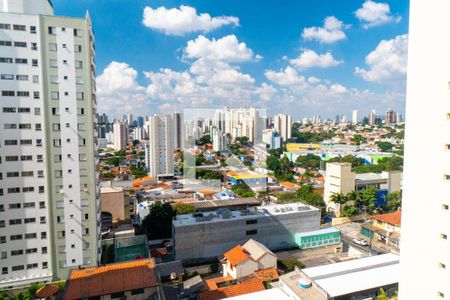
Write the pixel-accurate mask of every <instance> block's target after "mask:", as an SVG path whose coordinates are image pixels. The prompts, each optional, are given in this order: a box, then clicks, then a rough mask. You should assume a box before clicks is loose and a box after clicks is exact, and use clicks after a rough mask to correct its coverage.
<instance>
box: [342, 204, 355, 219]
mask: <svg viewBox="0 0 450 300" xmlns="http://www.w3.org/2000/svg"><path fill="white" fill-rule="evenodd" d="M342 212H343V213H344V216H346V217H352V216H355V215H357V214H358V212H359V210H358V208H356V207H354V206H345V207H344V208H343V209H342Z"/></svg>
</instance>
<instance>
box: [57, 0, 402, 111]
mask: <svg viewBox="0 0 450 300" xmlns="http://www.w3.org/2000/svg"><path fill="white" fill-rule="evenodd" d="M54 2H55V3H54V7H55V14H57V15H67V16H77V17H79V16H83V15H84V13H85V11H86V10H89V11H90V13H91V17H92V20H93V25H94V31H95V37H96V62H97V76H98V78H97V79H98V97H99V111H100V112H102V111H105V112H107V113H109V114H112V115H120V114H122V113H125V112H133V113H135V114H137V113H140V114H144V113H145V114H153V113H156V112H158V111H171V110H174V109H178V110H180V109H181V108H193V107H217V106H223V105H229V106H232V107H236V106H250V105H253V106H255V107H263V108H267V111H268V113H269V114H272V113H271V112H273V113H278V112H286V113H291V114H292V115H293V116H294V119H300V118H302V117H304V116H311V115H313V114H320V115H322V116H323V117H332V116H334V115H335V114H346V115H347V116H350V114H351V110H352V109H358V110H359V111H360V115H366V114H367V112H368V111H369V110H370V109H376V110H377V111H378V112H380V113H382V112H383V111H384V110H385V109H387V108H388V107H392V108H394V109H396V110H398V111H400V112H403V111H404V107H403V106H404V97H405V91H404V89H405V68H406V49H407V36H406V34H407V29H408V1H356V0H346V1H338V0H333V1H332V0H320V1H310V0H292V1H287V0H285V1H281V0H278V1H274V0H272V1H268V0H267V1H261V0H259V1H256V0H254V1H242V0H240V1H236V0H228V1H217V0H208V1H171V0H169V1H148V0H147V1H141V0H83V1H72V0H58V1H54ZM182 6H183V7H182ZM202 14H207V15H202ZM326 18H328V19H327V20H328V21H327V24H328V25H325V24H324V22H325V19H326ZM383 40H384V42H382V41H383Z"/></svg>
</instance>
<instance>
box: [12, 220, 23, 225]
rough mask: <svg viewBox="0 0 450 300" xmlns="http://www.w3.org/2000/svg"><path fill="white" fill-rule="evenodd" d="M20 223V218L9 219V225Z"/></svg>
mask: <svg viewBox="0 0 450 300" xmlns="http://www.w3.org/2000/svg"><path fill="white" fill-rule="evenodd" d="M20 224H22V219H10V220H9V225H20Z"/></svg>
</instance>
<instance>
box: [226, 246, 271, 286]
mask: <svg viewBox="0 0 450 300" xmlns="http://www.w3.org/2000/svg"><path fill="white" fill-rule="evenodd" d="M224 256H225V258H224V260H223V261H222V269H223V276H224V277H226V276H231V277H232V278H234V279H239V278H244V277H247V276H250V275H252V274H253V273H254V272H256V271H258V270H265V269H271V268H273V269H276V268H277V256H276V255H275V254H273V252H272V251H270V250H269V249H268V248H267V247H266V246H264V245H263V244H261V243H259V242H257V241H255V240H253V239H250V240H248V241H247V242H246V243H245V244H244V245H242V246H241V245H238V246H236V247H234V248H233V249H231V250H230V251H228V252H226V253H225V254H224Z"/></svg>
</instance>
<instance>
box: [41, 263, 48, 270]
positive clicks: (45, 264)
mask: <svg viewBox="0 0 450 300" xmlns="http://www.w3.org/2000/svg"><path fill="white" fill-rule="evenodd" d="M42 269H48V262H46V261H44V262H43V263H42Z"/></svg>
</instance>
